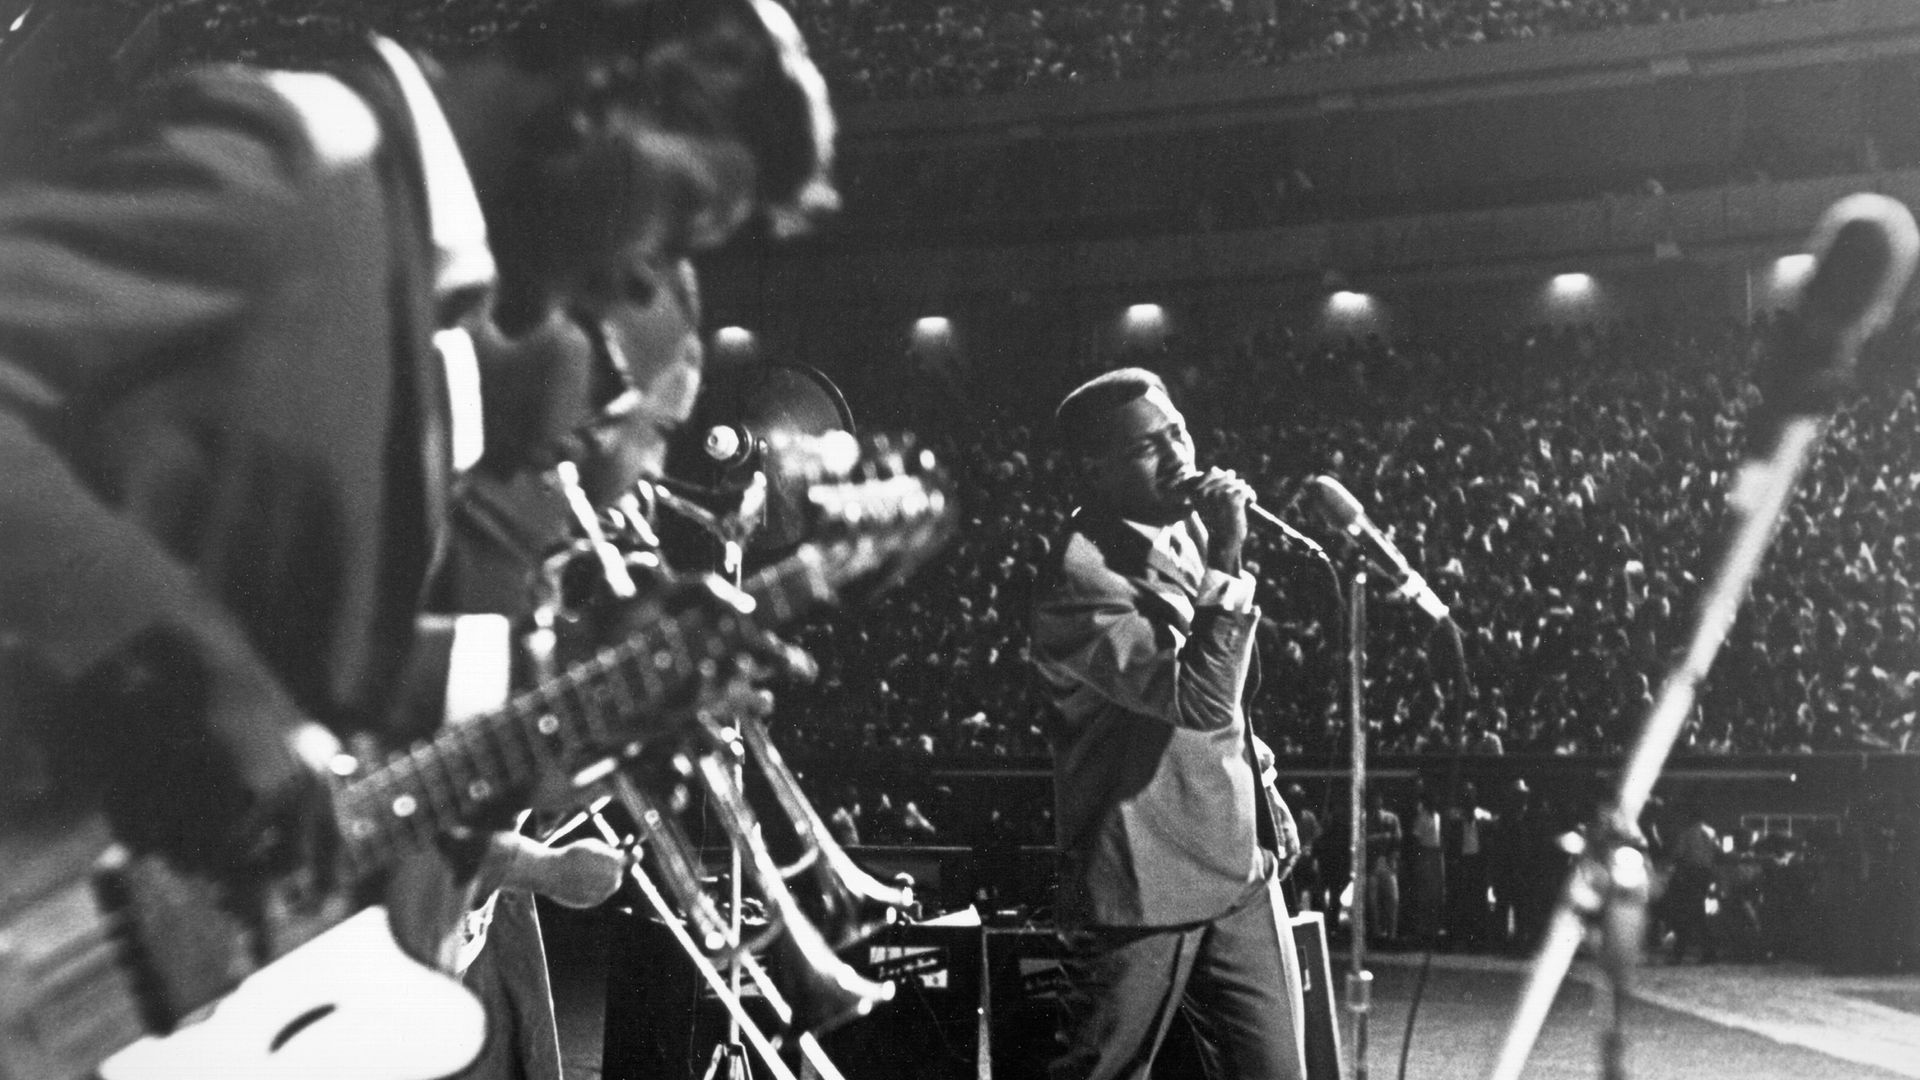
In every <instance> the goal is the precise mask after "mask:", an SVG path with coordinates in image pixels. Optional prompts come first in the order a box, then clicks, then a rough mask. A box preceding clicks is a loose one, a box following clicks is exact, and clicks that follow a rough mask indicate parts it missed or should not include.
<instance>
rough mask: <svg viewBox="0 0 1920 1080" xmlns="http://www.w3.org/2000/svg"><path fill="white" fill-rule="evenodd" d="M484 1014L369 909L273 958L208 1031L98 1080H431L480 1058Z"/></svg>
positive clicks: (170, 1041)
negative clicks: (200, 1079)
mask: <svg viewBox="0 0 1920 1080" xmlns="http://www.w3.org/2000/svg"><path fill="white" fill-rule="evenodd" d="M485 1037H486V1013H485V1010H484V1009H482V1008H481V1006H480V1003H479V1002H478V1001H476V1000H475V999H474V997H473V995H472V994H469V993H468V992H467V991H466V989H465V988H464V987H462V986H461V985H460V984H459V983H458V982H456V981H454V980H453V979H451V978H448V977H447V976H444V975H441V974H439V973H438V972H435V971H432V970H429V969H428V968H425V967H422V966H421V965H419V964H416V963H414V962H413V960H412V959H411V958H409V957H408V956H407V955H406V954H405V953H403V952H401V951H400V946H399V944H398V943H396V942H395V941H394V940H393V934H392V932H391V931H389V930H388V929H387V912H386V909H385V908H382V907H372V908H367V909H365V910H363V911H361V912H360V913H359V914H357V915H354V916H353V917H352V918H350V919H348V920H347V921H346V922H343V923H341V924H340V925H338V926H336V927H334V928H333V929H331V930H329V931H327V932H326V933H324V934H322V935H320V936H319V937H317V938H315V939H313V940H312V941H309V942H307V943H306V944H305V945H302V946H300V947H299V948H298V949H295V950H294V951H292V952H290V953H288V954H287V955H286V956H283V957H281V958H280V959H279V960H277V961H275V962H274V963H273V964H271V965H269V966H268V967H266V968H263V969H261V970H260V971H259V972H257V973H255V974H254V975H253V976H252V977H251V978H249V979H247V980H246V981H245V982H243V983H241V984H240V986H239V988H237V989H236V990H234V991H233V992H232V993H231V994H229V995H227V996H226V997H225V998H223V999H221V1001H220V1003H219V1004H218V1005H217V1006H215V1007H214V1009H213V1012H212V1014H211V1015H209V1016H208V1017H207V1018H206V1019H204V1020H200V1021H198V1022H195V1023H192V1024H188V1025H187V1026H185V1027H182V1028H181V1029H180V1030H179V1031H176V1032H175V1033H173V1034H172V1035H170V1036H167V1037H166V1038H147V1039H142V1040H141V1041H139V1042H137V1043H134V1044H133V1045H132V1046H129V1047H127V1048H126V1049H125V1050H123V1051H121V1052H120V1053H118V1054H116V1055H115V1056H114V1057H113V1058H111V1059H110V1060H108V1061H107V1062H106V1063H105V1064H104V1065H103V1066H102V1067H101V1069H100V1075H101V1076H102V1077H104V1080H173V1078H175V1077H180V1078H186V1077H196V1076H231V1077H236V1078H239V1077H244V1078H247V1080H323V1078H325V1080H331V1078H336V1077H354V1078H356V1080H434V1078H435V1077H441V1076H446V1075H448V1074H449V1073H453V1072H456V1071H458V1070H459V1069H461V1068H463V1067H465V1066H466V1065H467V1063H468V1062H470V1061H472V1060H473V1059H474V1058H475V1057H476V1056H477V1055H478V1054H479V1053H480V1045H481V1043H482V1042H483V1041H484V1039H485Z"/></svg>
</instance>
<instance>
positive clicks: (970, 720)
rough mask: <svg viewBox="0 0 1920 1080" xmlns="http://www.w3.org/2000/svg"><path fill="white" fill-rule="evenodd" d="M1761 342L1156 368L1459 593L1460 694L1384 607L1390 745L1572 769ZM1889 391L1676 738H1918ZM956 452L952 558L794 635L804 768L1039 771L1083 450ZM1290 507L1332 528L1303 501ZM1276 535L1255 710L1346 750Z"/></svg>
mask: <svg viewBox="0 0 1920 1080" xmlns="http://www.w3.org/2000/svg"><path fill="white" fill-rule="evenodd" d="M1754 337H1755V335H1754V334H1753V333H1750V332H1749V331H1747V330H1746V329H1744V328H1740V327H1735V326H1726V327H1716V328H1713V329H1712V330H1710V331H1706V332H1692V333H1679V332H1675V331H1671V330H1654V329H1652V328H1650V327H1647V326H1642V325H1632V326H1615V327H1609V328H1604V329H1595V328H1591V327H1585V328H1580V329H1577V330H1541V331H1538V332H1535V333H1530V334H1524V335H1512V336H1508V337H1504V338H1501V339H1499V340H1494V341H1483V342H1480V343H1478V344H1477V345H1459V344H1454V345H1446V346H1422V345H1419V344H1416V343H1410V342H1388V341H1384V340H1379V339H1369V340H1365V341H1358V342H1348V343H1347V344H1345V345H1341V346H1308V345H1306V344H1304V343H1300V342H1294V341H1291V340H1288V339H1286V338H1285V337H1284V336H1283V335H1280V334H1277V333H1263V334H1251V335H1249V336H1248V337H1247V338H1246V339H1245V340H1244V341H1242V342H1241V343H1240V344H1239V345H1238V346H1237V347H1235V348H1233V349H1230V350H1228V351H1227V355H1222V356H1216V357H1211V358H1208V359H1207V360H1205V361H1204V362H1200V361H1196V362H1192V363H1187V364H1182V363H1178V362H1173V361H1168V360H1166V358H1164V357H1162V358H1161V360H1162V362H1161V363H1159V364H1158V365H1157V366H1159V367H1160V370H1162V371H1163V373H1164V374H1166V375H1168V376H1169V378H1170V381H1171V382H1172V383H1173V384H1174V385H1175V387H1176V389H1177V391H1178V392H1179V395H1180V396H1181V398H1182V399H1183V401H1184V402H1185V408H1186V409H1187V412H1188V415H1189V418H1190V420H1191V421H1192V423H1193V426H1194V428H1195V430H1196V431H1197V432H1198V433H1199V435H1198V440H1199V442H1200V457H1201V460H1202V461H1204V462H1213V463H1218V464H1222V465H1226V466H1231V467H1234V468H1237V469H1239V470H1240V471H1241V472H1242V473H1243V474H1246V475H1248V476H1250V477H1252V478H1253V479H1254V481H1255V484H1256V487H1257V488H1258V489H1259V490H1260V491H1262V492H1264V493H1266V495H1264V496H1263V498H1265V499H1266V500H1267V501H1268V503H1269V505H1274V506H1280V505H1282V504H1283V503H1285V502H1286V501H1287V499H1288V497H1289V495H1290V494H1291V493H1292V491H1294V490H1296V489H1297V488H1298V487H1299V486H1300V485H1301V483H1302V482H1303V481H1304V480H1305V479H1306V478H1307V477H1309V476H1312V475H1315V474H1319V473H1325V474H1329V475H1333V476H1336V477H1338V478H1339V479H1340V480H1341V481H1342V482H1343V483H1344V484H1345V485H1346V486H1347V487H1348V488H1349V489H1350V490H1352V491H1353V492H1354V493H1355V494H1356V495H1357V496H1358V497H1359V499H1360V501H1361V502H1362V503H1363V504H1364V505H1365V506H1367V507H1368V508H1369V511H1370V513H1371V514H1372V515H1373V516H1374V518H1375V519H1376V520H1377V521H1379V522H1380V523H1381V524H1382V525H1383V526H1384V527H1387V528H1389V529H1390V530H1391V532H1392V533H1393V534H1394V535H1395V536H1396V538H1397V541H1398V543H1399V544H1400V546H1401V547H1402V549H1403V550H1404V551H1405V552H1406V554H1407V557H1408V558H1409V559H1410V560H1411V561H1412V563H1413V564H1414V565H1416V566H1417V567H1422V568H1425V571H1426V575H1427V577H1428V578H1429V579H1430V580H1431V581H1432V582H1433V584H1434V586H1435V588H1436V590H1437V591H1438V592H1439V593H1440V594H1441V595H1442V596H1443V597H1444V598H1445V599H1446V600H1448V601H1449V602H1450V603H1451V604H1452V606H1453V610H1454V614H1455V618H1456V620H1457V622H1458V623H1459V625H1460V626H1461V628H1462V630H1463V632H1464V635H1463V636H1464V639H1465V649H1464V651H1465V659H1466V665H1465V667H1466V672H1467V673H1468V675H1469V685H1470V689H1468V690H1466V691H1465V692H1463V689H1462V687H1461V685H1460V679H1459V678H1458V675H1457V672H1458V670H1459V668H1458V665H1457V664H1456V663H1455V662H1454V661H1453V659H1452V650H1451V648H1450V647H1449V645H1448V644H1447V638H1446V635H1444V634H1437V633H1432V632H1430V631H1429V628H1428V627H1427V626H1426V625H1425V624H1424V623H1423V622H1422V620H1421V618H1420V617H1419V616H1418V615H1417V614H1415V613H1414V612H1412V611H1411V610H1409V609H1405V608H1401V607H1396V606H1394V605H1393V602H1392V601H1391V599H1390V598H1389V597H1388V596H1387V594H1386V593H1385V592H1384V591H1381V592H1380V593H1379V594H1378V595H1376V597H1375V598H1374V614H1373V616H1372V618H1370V620H1369V625H1368V653H1369V668H1370V671H1369V678H1370V683H1369V690H1368V701H1367V710H1366V711H1367V715H1368V716H1369V719H1370V722H1371V724H1372V725H1373V727H1374V733H1373V734H1374V744H1375V746H1376V749H1378V750H1380V751H1382V752H1387V753H1394V752H1433V751H1440V750H1444V749H1447V748H1449V747H1451V746H1453V745H1454V739H1455V734H1454V733H1455V732H1456V731H1458V732H1459V733H1460V734H1459V737H1460V738H1462V739H1464V740H1465V741H1467V743H1468V744H1469V747H1470V748H1471V749H1473V750H1475V751H1477V752H1502V751H1504V752H1507V753H1548V754H1562V755H1564V754H1580V753H1605V752H1617V751H1619V750H1620V749H1622V748H1623V747H1624V746H1625V745H1626V744H1627V743H1628V742H1629V741H1630V739H1631V737H1632V735H1633V732H1634V730H1635V728H1636V725H1637V724H1638V722H1639V721H1640V720H1641V719H1642V718H1643V716H1644V715H1645V712H1646V710H1647V708H1648V706H1649V704H1650V703H1651V701H1652V697H1653V693H1654V691H1655V690H1656V689H1657V683H1658V680H1659V679H1660V677H1661V675H1662V674H1663V673H1664V671H1665V670H1666V669H1667V667H1668V666H1669V664H1670V662H1671V660H1672V657H1673V655H1674V653H1675V651H1676V649H1677V648H1678V646H1679V645H1680V644H1681V642H1682V640H1683V637H1684V635H1685V634H1686V633H1687V632H1688V630H1689V624H1690V616H1691V610H1692V603H1693V599H1694V594H1695V592H1696V591H1697V588H1698V586H1699V584H1700V581H1701V579H1702V577H1703V576H1704V575H1705V574H1706V573H1707V572H1708V569H1709V568H1708V566H1707V562H1708V559H1709V556H1710V546H1711V541H1712V540H1713V539H1714V538H1715V537H1716V536H1717V534H1718V532H1719V530H1720V527H1721V524H1722V520H1723V516H1724V515H1723V503H1724V498H1725V491H1726V488H1727V485H1728V480H1729V474H1730V470H1731V469H1732V468H1733V466H1734V464H1735V462H1736V460H1737V459H1738V457H1739V455H1740V454H1741V452H1742V450H1743V447H1744V440H1745V438H1746V434H1747V429H1748V428H1749V427H1750V426H1751V425H1750V424H1749V423H1748V422H1747V421H1748V419H1749V417H1748V413H1749V412H1750V410H1751V409H1752V407H1753V404H1754V401H1755V400H1756V397H1757V395H1756V394H1755V392H1754V391H1752V390H1751V389H1749V386H1750V377H1749V376H1750V372H1749V370H1748V369H1749V367H1750V357H1751V355H1752V353H1753V351H1754V350H1753V345H1754ZM1134 359H1137V358H1134ZM1116 362H1118V361H1116ZM1150 366H1155V365H1150ZM1256 369H1258V374H1257V375H1256V374H1255V372H1256ZM1891 397H1892V398H1893V400H1880V401H1875V402H1870V403H1867V404H1863V405H1860V406H1858V407H1855V408H1853V409H1850V410H1847V411H1844V412H1842V413H1841V414H1840V415H1839V417H1838V418H1837V419H1836V421H1835V423H1834V427H1833V431H1832V434H1831V435H1830V437H1829V440H1828V445H1827V447H1826V449H1825V450H1824V452H1823V453H1822V454H1821V456H1820V458H1819V461H1818V463H1817V465H1816V466H1815V467H1814V469H1813V470H1812V472H1811V475H1810V476H1809V477H1808V478H1807V480H1806V481H1805V482H1804V490H1803V492H1802V494H1801V495H1800V497H1799V498H1798V499H1797V500H1796V501H1795V503H1794V505H1793V508H1792V510H1791V512H1790V514H1789V516H1788V518H1787V520H1786V521H1785V523H1784V525H1783V527H1782V529H1781V533H1780V536H1779V538H1778V539H1777V540H1776V542H1775V546H1774V549H1773V551H1772V553H1771V555H1770V557H1769V562H1768V566H1767V569H1766V570H1765V571H1764V572H1763V574H1762V576H1761V578H1760V580H1759V581H1758V583H1757V584H1756V586H1755V588H1754V590H1753V595H1752V597H1751V599H1750V600H1749V602H1748V604H1747V606H1746V609H1745V611H1744V614H1743V615H1742V617H1741V619H1740V621H1739V623H1738V625H1736V627H1735V629H1734V631H1733V634H1732V636H1731V638H1730V640H1729V642H1728V644H1727V646H1726V648H1725V649H1724V651H1723V652H1722V654H1721V657H1720V659H1719V662H1718V664H1717V666H1716V668H1715V670H1714V674H1713V677H1712V679H1711V680H1710V682H1709V685H1708V686H1707V687H1706V688H1705V690H1704V693H1703V694H1702V697H1701V705H1700V707H1699V710H1698V717H1697V722H1696V723H1694V724H1692V725H1690V727H1689V731H1688V734H1687V736H1686V741H1685V743H1684V745H1683V746H1682V748H1681V750H1682V752H1691V753H1705V754H1726V753H1781V752H1784V753H1799V752H1816V751H1863V750H1864V751H1872V750H1909V751H1910V750H1920V738H1917V737H1916V733H1915V717H1916V713H1917V712H1920V702H1917V701H1916V697H1920V633H1916V631H1920V606H1916V601H1915V597H1914V589H1913V583H1914V581H1915V580H1916V576H1917V575H1920V545H1916V544H1915V543H1914V542H1913V540H1912V539H1911V538H1912V537H1913V536H1914V535H1916V533H1917V532H1920V529H1917V528H1916V527H1917V526H1920V499H1917V498H1916V495H1917V494H1920V492H1917V491H1916V488H1920V471H1916V470H1915V468H1914V466H1913V464H1912V463H1913V462H1914V461H1915V460H1916V453H1920V446H1916V445H1915V443H1916V440H1920V424H1916V420H1917V419H1920V412H1917V410H1916V408H1915V403H1914V400H1913V396H1912V395H1911V394H1906V393H1901V394H1897V395H1891ZM1889 413H1891V415H1889ZM947 459H948V461H949V464H950V466H951V467H952V468H953V470H954V472H955V473H956V476H957V477H958V480H959V484H960V489H961V491H962V495H963V499H964V502H965V505H966V507H967V518H968V523H967V527H966V528H965V529H963V530H962V532H961V535H960V537H959V539H958V540H957V541H956V542H955V544H954V545H953V547H952V548H951V549H950V550H949V551H947V552H946V553H944V554H943V556H941V557H940V558H938V559H936V560H935V561H934V562H933V564H932V565H930V566H928V567H927V568H926V569H924V570H923V571H922V572H921V573H920V575H919V576H918V578H917V579H916V580H914V581H913V582H911V583H909V585H908V586H907V587H906V588H904V589H902V590H900V591H898V592H897V593H895V594H892V595H890V596H888V597H885V598H883V599H882V600H881V601H880V602H878V603H877V604H874V605H872V606H869V607H866V608H863V609H860V610H858V611H853V612H845V613H841V614H840V615H839V616H837V617H835V618H833V619H831V620H826V621H822V622H820V623H818V624H816V625H813V626H811V627H809V628H807V629H805V630H804V631H803V632H802V635H801V641H802V644H804V645H805V646H807V647H808V648H810V649H811V650H812V651H813V653H814V654H815V656H816V657H817V658H818V659H819V660H820V661H821V663H822V666H823V676H822V678H821V680H820V681H819V683H817V684H816V685H814V686H812V687H808V688H796V689H794V690H792V691H790V692H789V693H788V694H787V695H786V696H785V698H784V701H783V710H782V711H783V714H784V715H785V716H788V717H791V718H792V719H793V720H794V721H795V722H794V723H791V724H783V725H781V729H782V730H781V738H782V739H783V741H786V742H787V743H788V744H789V745H793V746H795V747H796V749H801V752H803V753H805V752H807V751H821V750H831V751H846V750H859V751H870V750H881V751H892V752H897V753H900V754H903V755H905V756H906V757H909V758H911V757H922V758H937V759H938V760H939V761H940V762H942V763H944V764H952V763H954V762H956V761H966V760H978V759H982V758H1029V757H1031V758H1043V757H1044V754H1045V750H1046V744H1045V739H1044V737H1043V725H1044V716H1043V715H1042V712H1041V705H1040V702H1039V699H1038V698H1037V697H1036V696H1035V694H1034V692H1033V684H1032V678H1031V674H1030V672H1029V670H1028V668H1027V665H1026V627H1025V622H1026V617H1027V608H1028V605H1029V598H1030V596H1031V592H1032V589H1033V585H1034V581H1035V579H1036V576H1037V575H1038V574H1039V573H1040V571H1041V567H1042V565H1043V564H1044V562H1045V560H1046V558H1047V555H1048V551H1049V545H1050V543H1051V541H1052V538H1053V537H1054V536H1056V535H1057V534H1058V532H1059V531H1060V527H1061V523H1062V522H1063V521H1064V519H1065V515H1066V513H1067V511H1068V509H1069V506H1068V503H1067V501H1066V495H1065V491H1064V474H1063V470H1062V467H1061V462H1060V461H1059V460H1058V458H1057V456H1056V455H1054V454H1053V453H1052V452H1051V450H1050V447H1049V445H1048V442H1047V438H1046V432H1045V427H1044V422H1042V421H1035V422H1033V423H1031V424H1004V425H1003V424H996V423H981V424H979V425H975V426H970V427H969V429H968V434H967V435H966V437H965V438H964V439H955V440H954V444H953V445H952V446H951V447H950V449H949V452H948V454H947ZM1289 516H1290V517H1291V518H1293V519H1294V520H1295V521H1298V522H1300V523H1301V524H1303V525H1304V526H1306V527H1307V529H1308V531H1309V532H1314V531H1316V526H1315V525H1314V524H1313V523H1312V522H1311V515H1310V514H1309V512H1308V511H1307V510H1305V509H1304V508H1301V509H1298V510H1293V511H1290V512H1289ZM1317 531H1319V532H1320V533H1321V538H1322V539H1323V540H1326V541H1328V546H1329V547H1330V548H1334V549H1335V555H1336V558H1339V557H1341V556H1343V554H1344V553H1343V552H1341V551H1340V550H1339V549H1338V545H1336V544H1333V543H1332V542H1331V541H1332V539H1333V538H1332V537H1331V536H1328V535H1326V534H1325V530H1317ZM1259 543H1260V544H1263V545H1265V546H1264V547H1261V548H1260V549H1259V550H1258V551H1257V552H1256V562H1257V564H1258V568H1257V573H1258V574H1259V576H1260V578H1261V580H1262V584H1263V586H1264V588H1265V592H1266V595H1267V596H1268V597H1269V598H1270V599H1268V600H1267V601H1265V602H1264V603H1265V607H1266V610H1267V613H1268V616H1269V619H1268V623H1267V625H1266V626H1265V627H1264V633H1263V650H1264V652H1265V662H1264V682H1263V685H1264V687H1265V688H1266V689H1265V692H1264V693H1263V694H1262V696H1261V699H1260V701H1259V705H1258V707H1257V713H1256V723H1257V724H1258V725H1259V727H1260V728H1261V729H1262V730H1263V732H1264V733H1265V734H1266V737H1267V738H1268V740H1269V741H1270V742H1272V743H1273V744H1274V745H1275V746H1276V747H1278V748H1281V749H1282V750H1283V751H1286V752H1289V753H1293V754H1305V755H1309V756H1319V757H1322V758H1329V759H1330V758H1337V757H1339V756H1340V755H1341V754H1342V752H1343V751H1342V747H1343V746H1344V742H1343V740H1344V737H1345V736H1344V734H1343V716H1344V706H1342V705H1341V704H1340V700H1339V692H1340V686H1341V685H1342V684H1341V680H1342V678H1343V676H1342V674H1341V672H1342V671H1343V668H1344V653H1343V644H1342V643H1343V641H1344V636H1343V634H1344V631H1343V630H1342V628H1341V625H1340V623H1339V621H1338V620H1339V619H1340V618H1341V617H1342V609H1341V607H1340V605H1339V602H1338V600H1337V597H1336V594H1335V592H1334V588H1335V585H1334V581H1333V578H1332V577H1331V576H1330V575H1329V574H1328V573H1327V572H1326V571H1325V569H1323V568H1321V567H1319V566H1318V565H1317V564H1315V563H1314V562H1312V561H1311V560H1304V559H1302V558H1300V557H1298V556H1296V555H1294V554H1290V553H1288V552H1287V551H1285V550H1280V549H1276V548H1274V547H1273V546H1272V545H1271V543H1270V542H1268V541H1265V540H1262V541H1259ZM1456 707H1457V708H1456Z"/></svg>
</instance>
